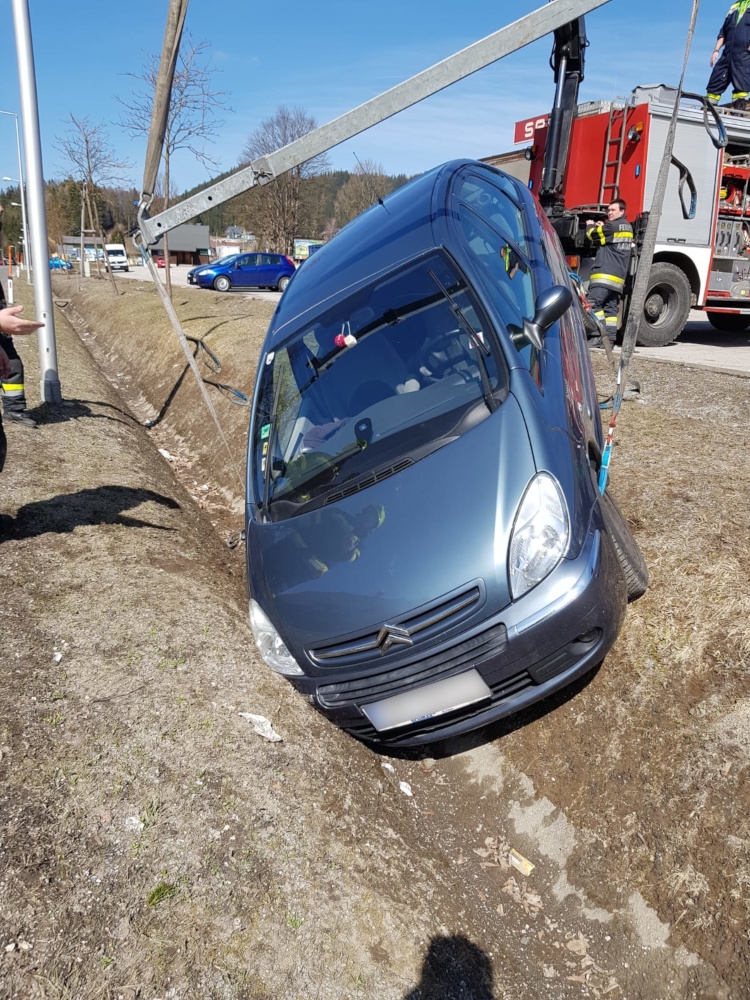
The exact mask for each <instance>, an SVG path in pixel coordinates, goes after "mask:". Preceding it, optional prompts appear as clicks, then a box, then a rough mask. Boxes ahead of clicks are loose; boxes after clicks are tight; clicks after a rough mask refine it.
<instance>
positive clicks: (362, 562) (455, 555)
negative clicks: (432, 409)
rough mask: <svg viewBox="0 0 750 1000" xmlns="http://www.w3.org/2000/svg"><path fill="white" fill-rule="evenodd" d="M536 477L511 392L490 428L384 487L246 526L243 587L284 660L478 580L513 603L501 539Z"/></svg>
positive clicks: (494, 602)
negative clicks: (285, 650) (277, 638)
mask: <svg viewBox="0 0 750 1000" xmlns="http://www.w3.org/2000/svg"><path fill="white" fill-rule="evenodd" d="M534 473H535V467H534V460H533V455H532V452H531V447H530V445H529V438H528V433H527V429H526V424H525V422H524V419H523V416H522V413H521V410H520V407H519V406H518V403H517V402H516V400H515V398H514V397H513V396H512V395H510V396H508V397H507V399H506V401H505V402H504V403H503V404H502V406H501V407H500V408H499V409H498V410H497V411H496V412H495V413H494V414H493V415H492V416H490V417H489V418H488V419H486V420H484V421H483V422H482V423H481V424H479V425H478V426H476V427H474V428H473V429H472V430H471V431H469V432H468V433H466V434H464V435H463V436H462V437H461V438H459V439H458V440H456V441H453V442H452V443H450V444H448V445H445V446H444V447H442V448H440V449H439V450H438V451H436V452H434V453H433V454H432V455H429V456H428V457H427V458H423V459H422V460H421V461H418V462H416V463H415V464H414V465H412V466H409V467H407V468H406V469H404V470H403V471H401V472H398V473H396V474H394V475H392V476H390V477H389V478H387V479H384V480H383V481H382V482H380V483H378V484H376V485H373V486H370V487H369V488H367V489H364V490H362V491H360V492H358V493H356V494H354V495H353V496H351V497H348V498H346V499H343V500H340V501H339V502H337V503H332V504H329V505H327V506H325V507H323V508H319V509H317V510H314V511H311V512H309V513H306V514H301V515H299V516H297V517H294V518H290V519H288V520H285V521H281V522H279V523H271V524H260V523H258V522H257V521H255V520H253V518H252V517H249V518H248V524H247V553H248V568H249V569H248V579H249V581H250V592H251V595H252V596H254V597H255V599H256V600H257V601H258V602H259V604H260V605H261V607H262V608H263V609H264V611H265V612H266V614H267V615H268V616H269V618H270V619H271V621H272V622H273V623H274V625H275V626H276V627H277V629H278V630H279V631H280V633H281V634H282V636H283V637H284V639H285V641H286V642H287V645H289V646H290V649H292V651H294V650H295V648H296V649H297V650H298V651H299V649H300V647H301V648H305V647H307V646H309V645H310V643H311V642H319V641H321V640H329V639H335V638H336V637H338V636H343V635H345V634H347V633H349V632H353V631H357V630H359V629H364V628H369V627H371V626H373V625H377V624H378V623H380V624H382V622H383V621H386V620H392V619H393V618H396V617H398V616H400V615H405V614H406V613H408V612H409V611H411V610H413V609H415V608H418V607H421V606H422V605H425V604H429V603H431V602H433V601H435V600H437V599H438V598H440V597H442V596H443V595H445V594H447V593H450V592H452V591H454V590H456V589H457V588H461V587H464V586H466V585H467V584H468V583H470V582H472V581H474V580H476V579H478V578H481V579H483V580H484V583H485V585H486V590H487V601H488V603H489V604H490V605H491V607H492V609H493V610H500V609H501V608H503V607H505V606H506V605H507V604H508V603H509V601H510V596H509V592H508V579H507V570H506V557H507V551H508V542H509V538H510V531H511V529H512V526H513V521H514V518H515V514H516V510H517V507H518V504H519V502H520V499H521V497H522V495H523V492H524V490H525V488H526V485H527V483H528V482H529V480H530V479H531V478H532V476H533V475H534Z"/></svg>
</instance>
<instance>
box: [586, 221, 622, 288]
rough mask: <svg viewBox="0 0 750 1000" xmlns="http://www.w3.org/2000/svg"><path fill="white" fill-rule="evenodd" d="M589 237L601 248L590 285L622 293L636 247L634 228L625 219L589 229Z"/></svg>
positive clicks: (587, 234) (600, 223)
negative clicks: (631, 254) (602, 286)
mask: <svg viewBox="0 0 750 1000" xmlns="http://www.w3.org/2000/svg"><path fill="white" fill-rule="evenodd" d="M586 236H587V237H588V238H589V239H590V240H591V242H592V243H593V244H594V245H595V246H596V245H597V244H598V245H599V250H598V251H597V254H596V258H595V260H594V267H593V269H592V274H591V277H590V279H589V284H590V285H605V286H606V287H607V288H612V289H613V290H614V291H617V292H621V291H622V290H623V288H624V287H625V277H626V275H627V273H628V264H629V263H630V253H631V250H632V248H633V226H632V225H631V223H630V222H628V220H627V219H626V218H625V217H624V216H623V217H622V218H621V219H614V220H612V221H610V220H607V221H606V222H599V223H597V224H596V225H595V226H589V228H588V230H587V231H586Z"/></svg>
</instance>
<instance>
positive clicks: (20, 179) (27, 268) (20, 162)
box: [0, 111, 31, 284]
mask: <svg viewBox="0 0 750 1000" xmlns="http://www.w3.org/2000/svg"><path fill="white" fill-rule="evenodd" d="M0 115H8V117H10V118H13V120H14V121H15V124H16V153H17V154H18V187H19V194H20V195H21V225H22V227H23V268H24V270H25V271H26V281H27V282H28V283H29V284H31V265H30V262H29V253H30V251H29V234H28V230H27V228H26V194H25V192H24V187H25V185H24V180H23V158H22V157H21V138H20V136H19V134H18V115H17V114H16V113H15V111H0ZM15 179H16V178H15V177H3V180H4V181H13V180H15Z"/></svg>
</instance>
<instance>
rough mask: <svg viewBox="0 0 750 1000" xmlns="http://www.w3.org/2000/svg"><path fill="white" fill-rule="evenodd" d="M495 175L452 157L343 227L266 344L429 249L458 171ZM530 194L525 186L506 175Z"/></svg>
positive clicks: (312, 263) (298, 279)
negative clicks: (478, 170)
mask: <svg viewBox="0 0 750 1000" xmlns="http://www.w3.org/2000/svg"><path fill="white" fill-rule="evenodd" d="M467 167H470V168H474V169H477V168H478V169H480V170H482V171H483V172H488V173H497V171H496V169H495V168H493V167H490V166H488V165H487V164H485V163H481V162H479V161H477V160H470V159H461V160H451V161H449V162H448V163H443V164H441V165H440V166H437V167H434V168H433V169H432V170H429V171H427V172H426V173H424V174H421V175H420V176H419V177H416V178H414V179H413V180H410V181H408V182H407V183H406V184H404V185H402V186H401V187H399V188H397V189H396V190H395V191H394V192H392V194H389V195H388V196H387V197H386V198H383V199H381V200H379V202H378V203H377V204H375V205H372V206H371V207H370V208H368V209H367V210H366V211H365V212H363V213H362V214H361V215H359V216H357V218H355V219H353V220H352V221H351V222H350V223H349V224H348V225H346V226H345V227H344V228H343V229H342V230H340V232H338V233H337V234H336V236H335V237H334V238H333V239H332V240H330V241H329V242H328V243H326V244H325V245H324V246H322V247H321V248H320V249H319V250H318V251H317V252H316V253H315V254H313V255H312V257H310V258H309V259H308V260H306V261H305V266H304V267H301V268H299V269H298V270H297V272H296V273H295V275H294V278H293V280H292V282H291V284H290V285H289V288H288V289H287V291H286V292H285V293H284V295H283V296H282V298H281V300H280V301H279V304H278V306H277V309H276V312H275V313H274V316H273V319H272V320H271V324H270V326H269V331H268V337H269V340H268V343H267V347H268V348H269V349H272V348H273V347H275V346H276V345H277V344H278V343H279V342H280V341H281V340H283V339H284V338H285V337H286V336H287V335H288V334H290V333H292V332H293V330H294V329H296V328H297V326H298V325H301V324H302V323H304V322H306V321H307V317H306V315H305V314H306V313H310V318H312V315H313V312H314V313H316V314H317V313H319V312H320V311H321V310H322V309H323V308H325V306H326V304H329V303H330V304H333V302H334V301H335V300H336V299H338V298H341V297H343V296H345V295H349V294H351V293H352V292H354V291H355V290H356V289H357V288H358V287H360V286H362V285H364V284H366V283H367V282H369V281H371V280H372V279H373V278H374V277H375V276H376V275H377V274H379V273H381V272H384V271H388V270H391V269H392V268H394V267H396V266H398V264H399V262H401V261H406V260H410V259H412V258H413V257H415V256H417V255H418V254H420V253H422V252H427V251H429V250H431V249H433V248H434V247H435V246H436V245H438V243H439V242H440V240H439V239H438V238H437V235H436V228H440V225H441V216H442V215H443V214H444V213H442V212H441V210H440V206H441V204H442V205H444V204H445V198H444V197H443V198H442V200H441V198H440V195H441V194H444V193H445V192H447V189H448V187H449V186H450V184H451V183H452V181H453V179H454V177H455V176H456V174H457V173H459V172H460V171H462V170H463V169H464V168H467ZM504 176H505V177H506V178H507V179H508V180H510V181H512V182H513V183H514V185H515V186H516V187H517V189H518V195H519V198H522V199H523V200H524V201H525V200H526V198H528V197H529V195H528V192H527V191H526V189H525V186H524V185H523V184H521V183H520V182H516V181H515V180H514V179H513V178H511V177H510V176H509V175H504Z"/></svg>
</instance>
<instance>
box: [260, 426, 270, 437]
mask: <svg viewBox="0 0 750 1000" xmlns="http://www.w3.org/2000/svg"><path fill="white" fill-rule="evenodd" d="M270 433H271V425H270V424H264V425H263V426H262V427H261V429H260V439H261V441H265V439H266V438H267V437H268V435H269V434H270Z"/></svg>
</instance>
